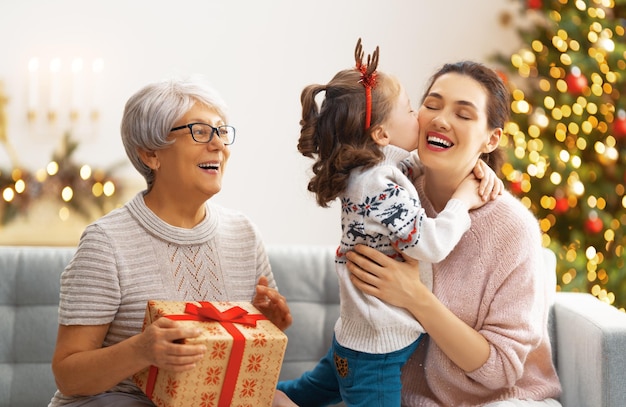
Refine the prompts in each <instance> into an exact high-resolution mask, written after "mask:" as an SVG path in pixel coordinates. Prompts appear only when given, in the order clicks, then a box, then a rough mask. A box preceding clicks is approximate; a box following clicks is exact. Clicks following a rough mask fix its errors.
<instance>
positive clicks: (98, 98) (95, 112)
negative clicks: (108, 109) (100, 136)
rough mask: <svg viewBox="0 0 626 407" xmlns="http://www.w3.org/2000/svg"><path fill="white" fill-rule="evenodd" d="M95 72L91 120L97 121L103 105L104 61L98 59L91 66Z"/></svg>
mask: <svg viewBox="0 0 626 407" xmlns="http://www.w3.org/2000/svg"><path fill="white" fill-rule="evenodd" d="M91 68H92V72H93V98H92V104H91V118H92V120H97V119H98V117H99V110H100V104H101V103H102V71H103V70H104V61H103V60H102V58H96V59H95V60H94V61H93V64H92V66H91Z"/></svg>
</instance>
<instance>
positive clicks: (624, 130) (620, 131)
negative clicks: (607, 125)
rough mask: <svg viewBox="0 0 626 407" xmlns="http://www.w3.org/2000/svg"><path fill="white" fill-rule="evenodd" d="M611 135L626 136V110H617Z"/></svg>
mask: <svg viewBox="0 0 626 407" xmlns="http://www.w3.org/2000/svg"><path fill="white" fill-rule="evenodd" d="M613 135H614V136H615V137H617V138H622V137H626V112H625V111H624V110H621V109H620V110H619V111H618V112H617V117H616V118H615V120H614V121H613Z"/></svg>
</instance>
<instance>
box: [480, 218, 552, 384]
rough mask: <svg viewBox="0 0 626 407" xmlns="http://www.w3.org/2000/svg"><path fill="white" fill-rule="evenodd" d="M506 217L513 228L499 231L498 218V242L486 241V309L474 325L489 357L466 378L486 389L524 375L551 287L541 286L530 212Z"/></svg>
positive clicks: (535, 230)
mask: <svg viewBox="0 0 626 407" xmlns="http://www.w3.org/2000/svg"><path fill="white" fill-rule="evenodd" d="M518 213H523V212H522V211H521V210H520V211H518ZM498 219H500V218H499V217H494V220H495V221H497V220H498ZM509 221H510V223H509V225H507V226H509V227H510V226H513V227H510V228H507V230H502V226H503V224H504V222H501V223H500V225H496V224H494V225H493V229H492V231H493V233H494V236H500V242H496V241H493V242H491V245H490V250H491V256H492V257H493V259H492V263H491V264H492V266H493V267H491V270H492V271H491V274H490V279H489V280H490V281H489V283H488V285H487V289H486V291H485V293H484V301H485V303H486V304H489V308H488V309H485V310H483V313H481V314H483V315H484V320H483V321H482V324H481V326H480V329H479V332H480V333H481V334H482V335H483V336H484V337H485V338H486V339H487V341H489V344H490V354H489V358H488V359H487V361H486V362H485V363H484V364H483V366H481V367H480V368H478V369H476V370H475V371H473V372H469V373H468V377H469V378H470V379H472V380H475V381H476V382H479V383H482V384H483V385H484V386H485V387H487V388H490V389H501V388H507V387H511V386H513V385H515V384H516V383H517V381H518V380H519V379H520V378H521V377H522V376H523V375H524V374H525V372H524V369H525V366H526V359H527V358H528V357H529V354H530V353H531V352H532V351H533V350H534V349H536V348H537V347H538V346H539V344H540V342H541V340H542V338H543V334H544V330H545V327H546V326H547V315H548V313H547V310H548V309H549V304H548V300H549V296H548V293H549V292H550V290H553V288H550V287H547V285H548V284H547V276H546V275H545V273H544V270H543V267H542V264H541V259H542V256H541V251H540V249H541V245H540V237H539V232H538V228H536V227H533V226H535V224H536V221H534V219H532V218H530V216H526V217H524V216H509ZM511 221H512V222H511ZM498 229H500V230H498Z"/></svg>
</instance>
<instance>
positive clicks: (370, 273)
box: [346, 245, 426, 308]
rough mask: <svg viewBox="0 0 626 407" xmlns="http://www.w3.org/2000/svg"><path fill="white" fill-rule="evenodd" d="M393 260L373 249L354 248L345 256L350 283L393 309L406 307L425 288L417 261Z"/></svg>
mask: <svg viewBox="0 0 626 407" xmlns="http://www.w3.org/2000/svg"><path fill="white" fill-rule="evenodd" d="M400 254H402V257H403V258H404V262H400V261H397V260H394V259H392V258H390V257H388V256H386V255H385V254H383V253H381V252H379V251H378V250H376V249H373V248H371V247H368V246H365V245H356V246H355V248H354V250H353V251H349V252H348V253H346V258H347V259H348V263H347V268H348V271H350V273H351V275H350V280H351V281H352V283H353V284H354V285H355V286H356V287H357V288H358V289H359V290H361V291H363V292H364V293H365V294H370V295H373V296H374V297H376V298H379V299H381V300H383V301H385V302H386V303H389V304H391V305H395V306H396V307H401V308H408V307H410V305H411V304H412V303H414V302H415V298H416V295H418V293H419V292H420V290H422V289H425V288H426V287H425V286H424V284H422V282H421V281H420V274H419V262H418V261H417V260H415V259H413V258H411V257H408V256H405V255H404V254H403V253H400Z"/></svg>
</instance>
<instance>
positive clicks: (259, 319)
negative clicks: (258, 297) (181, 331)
mask: <svg viewBox="0 0 626 407" xmlns="http://www.w3.org/2000/svg"><path fill="white" fill-rule="evenodd" d="M161 317H167V318H170V319H173V320H178V321H180V323H184V324H190V325H192V326H194V327H198V328H201V329H202V334H201V335H200V336H198V337H196V338H189V339H187V340H186V343H194V344H196V343H201V344H204V345H205V346H206V348H207V353H206V355H205V357H204V359H202V361H200V362H198V363H197V365H196V367H195V368H194V369H192V370H189V371H186V372H180V373H176V372H171V371H166V370H163V369H157V368H156V367H154V366H151V367H149V368H146V369H144V370H142V371H141V372H139V373H137V374H135V375H134V376H133V381H134V382H135V384H136V385H137V386H138V387H139V388H140V389H141V390H142V391H143V392H144V393H146V395H148V397H149V398H150V399H151V400H152V402H153V403H154V404H156V405H157V406H159V407H179V406H180V407H188V406H199V407H212V406H216V407H227V406H233V407H263V406H268V407H269V406H271V405H272V400H273V398H274V392H275V390H276V383H277V382H278V375H279V373H280V368H281V365H282V363H283V357H284V355H285V349H286V348H287V336H286V335H285V334H284V333H283V332H282V331H281V330H280V329H279V328H277V327H276V326H275V325H274V324H273V323H272V322H270V321H269V320H267V319H266V318H265V317H263V315H262V314H261V313H260V312H259V310H257V309H256V308H255V307H254V306H253V305H252V304H250V303H249V302H179V301H157V300H151V301H148V306H147V309H146V317H145V319H144V327H143V328H144V329H145V328H146V326H148V325H149V324H151V323H153V322H154V321H156V320H157V319H158V318H161Z"/></svg>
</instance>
